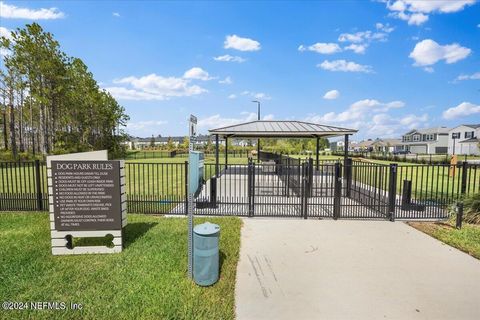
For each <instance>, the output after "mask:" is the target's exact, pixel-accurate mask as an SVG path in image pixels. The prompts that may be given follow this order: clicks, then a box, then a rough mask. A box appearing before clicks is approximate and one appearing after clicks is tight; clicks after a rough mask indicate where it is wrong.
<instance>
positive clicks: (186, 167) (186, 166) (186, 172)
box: [185, 161, 188, 215]
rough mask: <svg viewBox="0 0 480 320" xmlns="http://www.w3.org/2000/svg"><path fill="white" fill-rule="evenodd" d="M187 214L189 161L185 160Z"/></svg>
mask: <svg viewBox="0 0 480 320" xmlns="http://www.w3.org/2000/svg"><path fill="white" fill-rule="evenodd" d="M185 215H188V161H185Z"/></svg>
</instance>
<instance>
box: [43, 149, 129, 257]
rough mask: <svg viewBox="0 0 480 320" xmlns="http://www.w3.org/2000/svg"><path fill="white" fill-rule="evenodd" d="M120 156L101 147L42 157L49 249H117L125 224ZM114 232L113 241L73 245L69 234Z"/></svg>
mask: <svg viewBox="0 0 480 320" xmlns="http://www.w3.org/2000/svg"><path fill="white" fill-rule="evenodd" d="M124 167H125V164H124V161H108V160H107V155H106V152H100V153H99V152H85V153H76V154H70V155H62V156H52V157H49V158H48V159H47V176H48V191H49V203H50V225H51V239H52V254H54V255H61V254H83V253H115V252H121V251H122V246H123V242H122V230H123V227H125V225H126V224H127V217H126V196H125V177H124V176H125V168H124ZM107 236H110V237H113V238H112V246H73V239H74V238H93V237H95V238H97V237H107Z"/></svg>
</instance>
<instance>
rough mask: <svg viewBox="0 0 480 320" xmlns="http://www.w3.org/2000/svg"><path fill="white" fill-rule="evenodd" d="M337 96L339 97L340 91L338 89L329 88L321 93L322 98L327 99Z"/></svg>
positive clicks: (333, 98)
mask: <svg viewBox="0 0 480 320" xmlns="http://www.w3.org/2000/svg"><path fill="white" fill-rule="evenodd" d="M338 97H340V91H338V90H330V91H327V92H326V93H325V94H324V95H323V99H327V100H335V99H337V98H338Z"/></svg>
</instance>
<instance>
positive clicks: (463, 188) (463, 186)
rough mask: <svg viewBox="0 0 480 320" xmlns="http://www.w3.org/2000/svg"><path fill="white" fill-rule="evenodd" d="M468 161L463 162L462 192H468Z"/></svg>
mask: <svg viewBox="0 0 480 320" xmlns="http://www.w3.org/2000/svg"><path fill="white" fill-rule="evenodd" d="M467 170H468V163H467V162H466V161H465V162H462V186H461V189H460V192H461V194H462V195H463V194H465V193H466V192H467V173H468V171H467Z"/></svg>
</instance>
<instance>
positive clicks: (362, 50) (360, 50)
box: [344, 43, 368, 54]
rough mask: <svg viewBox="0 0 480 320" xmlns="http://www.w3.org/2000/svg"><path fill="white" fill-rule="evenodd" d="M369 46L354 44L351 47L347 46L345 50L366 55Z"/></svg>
mask: <svg viewBox="0 0 480 320" xmlns="http://www.w3.org/2000/svg"><path fill="white" fill-rule="evenodd" d="M367 47H368V45H367V44H356V43H352V44H351V45H349V46H346V47H345V48H344V49H345V50H352V51H353V52H355V53H359V54H363V53H365V50H366V49H367Z"/></svg>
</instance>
